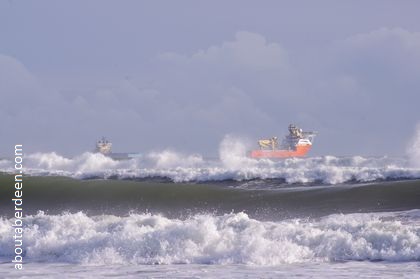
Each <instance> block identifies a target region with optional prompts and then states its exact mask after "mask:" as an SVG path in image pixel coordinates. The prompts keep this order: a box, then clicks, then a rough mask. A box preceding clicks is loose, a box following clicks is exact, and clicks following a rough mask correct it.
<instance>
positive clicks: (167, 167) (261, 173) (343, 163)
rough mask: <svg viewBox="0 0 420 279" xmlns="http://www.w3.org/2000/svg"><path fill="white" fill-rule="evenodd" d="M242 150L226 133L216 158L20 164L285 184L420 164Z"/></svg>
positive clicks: (55, 159)
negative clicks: (257, 154) (260, 155)
mask: <svg viewBox="0 0 420 279" xmlns="http://www.w3.org/2000/svg"><path fill="white" fill-rule="evenodd" d="M419 138H420V137H419ZM419 142H420V141H419V140H418V139H417V140H415V141H413V146H414V147H416V148H414V150H417V151H418V150H420V147H418V145H419ZM247 150H249V148H248V147H247V146H246V144H244V143H243V142H241V141H240V140H238V139H235V138H234V137H232V136H227V137H225V139H224V140H223V141H222V143H221V145H220V150H219V158H215V159H206V158H204V157H203V156H201V155H199V154H192V155H185V154H181V153H178V152H175V151H172V150H163V151H161V152H150V153H148V154H145V155H143V156H141V157H138V158H133V159H130V160H125V161H124V160H123V161H118V160H113V159H111V158H110V157H106V156H104V155H102V154H99V153H89V152H86V153H83V154H81V155H79V156H76V157H74V158H71V159H70V158H65V157H63V156H61V155H59V154H57V153H55V152H51V153H35V154H30V155H27V156H26V157H25V165H24V167H25V173H26V174H29V175H54V176H56V175H59V176H69V177H73V178H78V179H90V178H103V179H110V178H112V179H153V178H165V179H168V180H170V181H173V182H208V181H225V180H235V181H247V180H265V179H270V180H280V181H282V182H283V183H287V184H295V183H297V184H299V183H300V184H302V183H303V184H311V183H321V184H340V183H348V182H351V183H357V182H361V183H363V182H373V181H384V180H385V181H386V180H403V179H418V178H420V166H418V165H416V164H415V162H417V159H418V158H417V157H415V158H414V157H413V156H414V155H415V154H414V153H413V154H414V155H412V156H411V157H409V158H408V159H404V158H388V157H386V156H385V157H361V156H352V157H335V156H323V157H312V158H289V159H284V160H278V161H273V160H269V159H262V160H255V159H252V158H249V157H248V156H247ZM411 150H413V148H411ZM416 154H417V153H416ZM0 171H6V172H13V171H14V169H13V164H12V162H10V161H5V160H3V161H0Z"/></svg>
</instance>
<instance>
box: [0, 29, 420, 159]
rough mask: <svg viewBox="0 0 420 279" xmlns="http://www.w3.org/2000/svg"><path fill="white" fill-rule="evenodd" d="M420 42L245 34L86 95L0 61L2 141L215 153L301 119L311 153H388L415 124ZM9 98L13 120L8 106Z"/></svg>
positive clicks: (394, 32)
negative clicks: (311, 139)
mask: <svg viewBox="0 0 420 279" xmlns="http://www.w3.org/2000/svg"><path fill="white" fill-rule="evenodd" d="M419 37H420V36H419V33H416V32H410V31H407V30H404V29H398V28H397V29H386V28H384V29H379V30H374V31H372V32H367V33H361V34H355V35H352V36H350V37H348V38H343V40H341V41H336V42H335V43H331V45H329V46H328V47H325V48H323V49H319V48H318V49H312V48H310V47H308V50H307V53H306V55H300V53H299V52H290V51H287V50H286V49H285V48H284V47H283V46H282V44H281V43H279V42H270V41H269V40H268V39H266V38H265V37H264V36H263V35H261V34H257V33H251V32H245V31H242V32H237V33H236V34H235V36H234V37H233V38H232V39H228V40H226V41H224V42H223V41H222V42H220V43H218V44H214V45H212V46H209V47H204V48H203V49H202V50H196V51H192V52H191V53H189V54H180V53H175V52H166V53H163V54H160V55H158V56H157V57H156V59H155V60H153V61H152V63H151V64H153V67H145V68H144V69H143V70H142V71H140V72H138V73H134V74H132V75H131V77H130V78H120V79H118V78H115V77H114V78H113V80H108V79H106V78H105V77H103V78H102V81H103V80H106V81H107V82H106V85H105V86H96V87H95V86H90V87H89V88H87V89H86V88H82V89H78V88H77V87H76V86H75V85H73V84H70V85H68V84H67V85H61V86H62V88H60V86H58V88H57V90H50V89H47V88H45V87H44V86H43V83H41V82H40V81H39V80H38V78H37V76H36V75H35V74H34V73H32V72H31V71H29V70H28V68H27V67H25V65H24V64H23V63H21V62H20V61H18V60H17V59H15V58H12V57H8V56H4V55H2V56H1V55H0V90H1V92H2V95H3V96H4V100H6V102H4V101H3V100H2V102H1V103H0V108H1V111H0V115H1V117H2V119H3V120H4V121H5V124H4V132H5V133H7V134H13V135H14V136H13V137H10V138H8V141H7V144H8V145H12V144H14V141H16V140H18V139H20V138H26V139H27V143H28V145H29V146H31V148H33V151H58V152H60V151H61V152H68V153H70V154H75V153H80V152H83V151H86V150H91V148H92V146H93V142H94V140H96V138H97V137H100V136H102V135H105V136H108V137H109V138H111V140H113V142H114V146H115V150H116V151H149V150H159V149H161V148H172V149H175V150H178V151H188V152H198V153H202V154H214V153H215V151H217V147H218V145H219V142H220V140H221V139H222V138H223V137H224V135H225V134H239V135H244V136H247V137H249V138H258V137H262V136H273V135H277V136H281V135H283V134H284V133H285V132H286V128H287V125H288V124H289V123H291V122H296V123H297V124H300V125H302V126H303V128H306V129H314V130H319V132H320V134H319V137H318V138H317V142H316V144H317V148H316V149H315V150H314V153H313V154H316V153H317V154H355V153H357V154H388V153H390V154H395V153H398V152H399V151H401V150H403V149H404V147H405V146H404V143H405V140H406V139H407V138H408V137H409V135H410V133H411V131H412V127H413V126H414V124H415V123H416V122H417V121H418V120H419V116H418V113H417V112H418V108H417V104H418V102H419V101H420V100H419V96H418V92H419V91H420V81H419V80H418V78H417V76H418V74H419V73H420V70H419V65H420V60H419V57H420V56H419V50H420V43H419V42H420V40H419ZM72 78H74V79H75V80H76V81H77V77H72ZM83 78H86V77H85V76H84V77H83ZM84 82H86V81H84ZM88 84H94V82H93V81H88ZM3 96H2V97H3ZM16 98H17V99H16ZM16 100H21V101H22V109H21V110H19V111H16V110H14V109H12V107H11V106H10V104H14V103H15V102H16ZM17 123H19V125H20V129H19V131H17V132H15V130H16V125H17ZM390 134H392V136H390ZM355 135H357V137H355ZM1 144H2V146H1V147H2V150H5V148H8V146H7V145H6V143H5V142H2V143H1Z"/></svg>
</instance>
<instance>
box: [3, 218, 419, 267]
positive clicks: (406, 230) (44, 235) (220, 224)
mask: <svg viewBox="0 0 420 279" xmlns="http://www.w3.org/2000/svg"><path fill="white" fill-rule="evenodd" d="M412 214H413V215H411V213H410V212H405V213H398V214H397V213H383V214H372V213H371V214H348V215H330V216H328V217H325V218H322V219H319V220H312V221H310V220H309V221H308V220H301V219H293V220H285V221H281V222H263V221H258V220H255V219H251V218H249V217H248V216H247V215H246V214H245V213H236V214H235V213H231V214H226V215H223V216H212V215H195V216H192V217H190V218H188V219H186V220H180V219H168V218H165V217H163V216H160V215H151V214H132V215H130V216H128V217H117V216H94V217H89V216H87V215H85V214H84V213H82V212H79V213H75V214H69V213H67V214H62V215H45V214H43V213H42V212H41V213H38V214H37V215H34V216H28V217H26V218H25V220H24V223H25V224H26V225H25V232H24V243H25V247H26V248H25V253H26V259H27V260H29V261H31V260H33V261H52V262H55V261H58V262H72V263H85V264H123V263H127V264H156V263H158V264H174V263H198V264H249V265H278V264H284V263H297V262H308V261H348V260H357V261H359V260H375V261H376V260H386V261H418V260H419V259H420V224H419V223H418V222H417V223H416V222H412V223H408V222H406V221H404V218H406V217H407V216H410V218H414V219H415V218H417V217H418V216H419V212H418V210H417V211H413V212H412ZM401 215H404V216H401ZM415 216H417V217H415ZM10 222H11V221H10ZM5 227H7V228H10V224H9V222H8V220H5V219H1V220H0V248H1V249H0V257H4V256H10V255H12V254H13V247H12V246H11V244H12V243H13V240H12V238H11V236H10V232H9V229H7V230H6V229H5Z"/></svg>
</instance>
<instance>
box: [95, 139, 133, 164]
mask: <svg viewBox="0 0 420 279" xmlns="http://www.w3.org/2000/svg"><path fill="white" fill-rule="evenodd" d="M95 152H96V153H101V154H103V155H105V156H107V157H110V158H112V159H114V160H129V159H132V158H136V157H140V156H141V155H140V153H114V152H112V142H110V141H109V140H107V139H106V138H105V137H102V138H101V139H100V140H98V141H97V142H96V148H95Z"/></svg>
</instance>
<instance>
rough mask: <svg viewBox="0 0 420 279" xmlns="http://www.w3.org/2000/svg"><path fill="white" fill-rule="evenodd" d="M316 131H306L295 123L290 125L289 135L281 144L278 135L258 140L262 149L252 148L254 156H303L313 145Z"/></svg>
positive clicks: (252, 155)
mask: <svg viewBox="0 0 420 279" xmlns="http://www.w3.org/2000/svg"><path fill="white" fill-rule="evenodd" d="M315 135H316V132H304V131H302V129H299V128H298V127H296V126H295V125H293V124H290V125H289V135H287V136H286V137H285V138H284V139H283V141H282V142H281V144H280V145H279V144H278V141H277V137H272V138H270V139H262V140H259V141H258V145H259V146H260V149H258V150H252V151H251V157H252V158H257V159H259V158H289V157H303V156H305V155H306V154H307V153H308V152H309V150H310V149H311V147H312V142H313V139H314V137H315Z"/></svg>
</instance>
